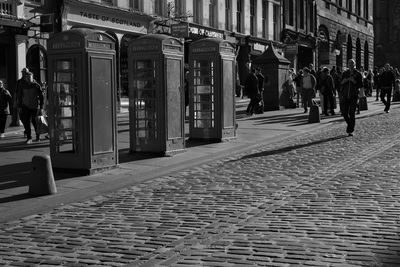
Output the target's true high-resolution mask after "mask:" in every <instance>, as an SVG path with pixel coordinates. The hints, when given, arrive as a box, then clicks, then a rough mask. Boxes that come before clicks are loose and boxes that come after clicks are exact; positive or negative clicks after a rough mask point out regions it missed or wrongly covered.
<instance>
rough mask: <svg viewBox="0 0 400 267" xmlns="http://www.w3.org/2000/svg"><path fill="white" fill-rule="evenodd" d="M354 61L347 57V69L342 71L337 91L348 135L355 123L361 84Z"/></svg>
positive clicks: (359, 74) (350, 133) (352, 130)
mask: <svg viewBox="0 0 400 267" xmlns="http://www.w3.org/2000/svg"><path fill="white" fill-rule="evenodd" d="M355 65H356V62H355V61H354V59H349V61H348V63H347V66H348V68H349V69H348V70H346V71H345V72H343V75H342V82H341V88H340V92H339V98H340V110H341V112H342V116H343V118H344V120H345V121H346V123H347V129H346V132H347V134H348V135H349V136H353V132H354V127H355V124H356V115H355V112H356V107H357V101H358V93H359V91H360V88H361V87H362V86H363V84H362V76H361V73H360V72H359V71H358V70H356V68H355Z"/></svg>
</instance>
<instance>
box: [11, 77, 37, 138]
mask: <svg viewBox="0 0 400 267" xmlns="http://www.w3.org/2000/svg"><path fill="white" fill-rule="evenodd" d="M24 77H25V82H24V83H23V85H22V86H21V88H20V90H18V92H17V93H18V96H17V106H18V109H20V110H21V112H20V114H21V120H22V124H23V125H24V128H25V133H26V137H27V140H26V143H27V144H31V143H32V133H31V122H32V124H33V127H34V128H35V131H36V130H37V127H36V116H38V115H39V114H40V113H42V109H43V93H42V90H41V87H40V85H39V84H38V83H37V82H36V81H35V80H34V79H33V73H31V72H29V73H27V75H25V76H24ZM39 140H40V135H39V134H38V133H36V141H39Z"/></svg>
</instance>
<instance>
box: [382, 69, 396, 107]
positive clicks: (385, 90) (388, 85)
mask: <svg viewBox="0 0 400 267" xmlns="http://www.w3.org/2000/svg"><path fill="white" fill-rule="evenodd" d="M395 80H396V79H395V76H394V73H393V71H391V69H390V64H389V63H386V64H385V70H384V71H383V73H382V74H381V77H380V86H381V101H382V103H383V104H384V105H385V109H384V111H385V112H386V113H389V109H390V99H391V98H392V90H393V88H394V86H395ZM385 97H386V99H385Z"/></svg>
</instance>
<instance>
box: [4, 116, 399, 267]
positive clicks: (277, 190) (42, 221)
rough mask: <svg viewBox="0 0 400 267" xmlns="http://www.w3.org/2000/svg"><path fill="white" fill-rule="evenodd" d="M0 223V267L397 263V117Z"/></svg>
mask: <svg viewBox="0 0 400 267" xmlns="http://www.w3.org/2000/svg"><path fill="white" fill-rule="evenodd" d="M356 127H357V132H356V135H355V136H354V137H347V136H345V135H343V134H344V124H343V123H335V124H333V125H330V126H328V127H326V128H324V129H321V130H319V131H317V132H313V133H307V134H304V135H302V136H298V137H296V138H293V139H291V140H287V141H286V142H284V143H275V144H269V145H265V146H260V147H259V148H258V149H256V150H252V151H248V152H246V153H242V154H238V155H232V156H231V157H228V158H225V159H223V160H220V161H215V162H212V163H210V164H205V165H202V166H198V167H195V168H191V169H188V170H185V171H180V172H178V173H176V174H174V175H169V176H164V177H159V178H156V179H154V180H151V181H146V182H143V183H141V184H138V185H135V186H131V187H127V188H124V189H122V190H118V191H115V192H113V193H111V194H107V195H104V196H98V197H95V198H93V199H91V200H89V201H85V202H82V203H73V204H69V205H65V206H62V207H59V208H57V209H55V210H53V211H52V212H49V213H45V214H37V215H33V216H29V217H25V218H23V219H20V220H18V221H13V222H8V223H6V224H3V225H1V226H0V265H2V266H36V265H47V266H125V265H129V266H400V242H399V234H400V228H399V220H400V198H399V197H400V166H399V165H400V161H399V159H398V155H399V152H400V138H399V137H400V133H399V131H398V129H399V127H400V111H399V110H394V111H393V112H392V113H390V114H377V115H373V116H370V117H367V118H363V119H359V120H357V126H356Z"/></svg>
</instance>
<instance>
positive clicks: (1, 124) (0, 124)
mask: <svg viewBox="0 0 400 267" xmlns="http://www.w3.org/2000/svg"><path fill="white" fill-rule="evenodd" d="M7 116H8V115H7V114H0V133H4V131H5V130H6V123H7Z"/></svg>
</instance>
